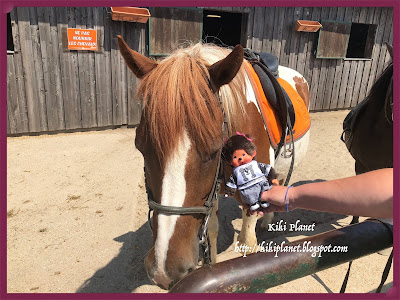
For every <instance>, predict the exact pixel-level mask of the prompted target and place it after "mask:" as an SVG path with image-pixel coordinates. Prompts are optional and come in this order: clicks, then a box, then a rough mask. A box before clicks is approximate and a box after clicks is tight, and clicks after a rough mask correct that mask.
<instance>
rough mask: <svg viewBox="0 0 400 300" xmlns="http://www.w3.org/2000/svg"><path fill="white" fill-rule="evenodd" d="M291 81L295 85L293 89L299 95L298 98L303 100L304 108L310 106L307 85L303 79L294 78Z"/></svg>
mask: <svg viewBox="0 0 400 300" xmlns="http://www.w3.org/2000/svg"><path fill="white" fill-rule="evenodd" d="M293 81H294V83H295V88H296V90H297V92H298V93H299V95H300V97H301V98H302V99H303V100H304V103H305V104H306V107H307V108H308V107H309V104H310V92H309V90H308V84H307V82H306V80H305V79H304V77H298V76H294V77H293Z"/></svg>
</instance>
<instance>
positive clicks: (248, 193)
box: [240, 180, 272, 206]
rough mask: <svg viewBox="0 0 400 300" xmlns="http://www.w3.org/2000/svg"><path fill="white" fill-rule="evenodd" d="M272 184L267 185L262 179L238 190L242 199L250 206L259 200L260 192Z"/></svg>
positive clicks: (268, 188) (266, 189) (269, 187)
mask: <svg viewBox="0 0 400 300" xmlns="http://www.w3.org/2000/svg"><path fill="white" fill-rule="evenodd" d="M271 187H272V186H270V185H269V183H268V181H267V180H263V181H261V182H259V183H256V184H254V185H252V186H249V187H248V188H245V189H243V190H240V196H241V197H242V201H243V202H244V203H246V204H249V205H250V206H251V205H253V204H255V203H257V202H259V201H260V198H261V194H262V193H264V192H265V191H268V190H270V189H271Z"/></svg>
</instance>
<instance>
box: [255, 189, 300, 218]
mask: <svg viewBox="0 0 400 300" xmlns="http://www.w3.org/2000/svg"><path fill="white" fill-rule="evenodd" d="M288 188H289V187H286V186H277V185H274V186H273V187H272V188H271V189H270V190H269V191H265V192H264V193H262V195H261V199H260V200H261V201H266V202H268V203H269V204H270V205H269V206H268V207H267V208H261V207H260V209H258V210H256V211H250V214H251V215H254V214H256V213H257V214H258V215H260V216H262V215H264V214H265V213H270V212H286V202H285V196H286V192H287V191H288ZM286 199H287V201H288V204H289V210H293V209H294V207H293V205H292V202H293V201H292V199H293V187H291V188H290V189H289V191H288V195H287V197H286Z"/></svg>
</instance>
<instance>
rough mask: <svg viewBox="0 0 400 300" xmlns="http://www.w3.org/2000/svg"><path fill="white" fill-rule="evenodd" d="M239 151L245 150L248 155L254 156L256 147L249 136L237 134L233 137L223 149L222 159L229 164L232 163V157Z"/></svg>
mask: <svg viewBox="0 0 400 300" xmlns="http://www.w3.org/2000/svg"><path fill="white" fill-rule="evenodd" d="M238 149H243V150H244V151H246V153H247V154H249V155H253V153H254V151H255V150H256V146H255V145H254V144H253V142H252V141H251V139H250V136H249V135H247V134H246V135H243V134H237V135H233V136H231V137H230V138H229V139H228V140H227V141H226V143H225V145H224V147H223V148H222V153H221V157H222V159H223V160H224V161H226V162H227V163H229V164H230V163H231V162H232V155H233V152H235V151H236V150H238Z"/></svg>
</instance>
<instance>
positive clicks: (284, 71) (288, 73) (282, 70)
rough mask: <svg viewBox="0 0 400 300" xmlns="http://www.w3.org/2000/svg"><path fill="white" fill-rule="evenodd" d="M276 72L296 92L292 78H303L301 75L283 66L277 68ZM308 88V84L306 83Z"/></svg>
mask: <svg viewBox="0 0 400 300" xmlns="http://www.w3.org/2000/svg"><path fill="white" fill-rule="evenodd" d="M278 72H279V77H280V78H282V79H284V80H285V81H287V82H288V83H289V84H290V85H291V86H292V87H293V88H294V89H295V90H296V91H297V89H296V83H295V82H294V80H293V78H295V77H298V78H303V79H304V77H303V75H301V74H300V73H299V72H297V71H296V70H293V69H290V68H287V67H284V66H279V67H278ZM304 82H305V83H307V81H306V80H305V79H304ZM307 86H308V83H307Z"/></svg>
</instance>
